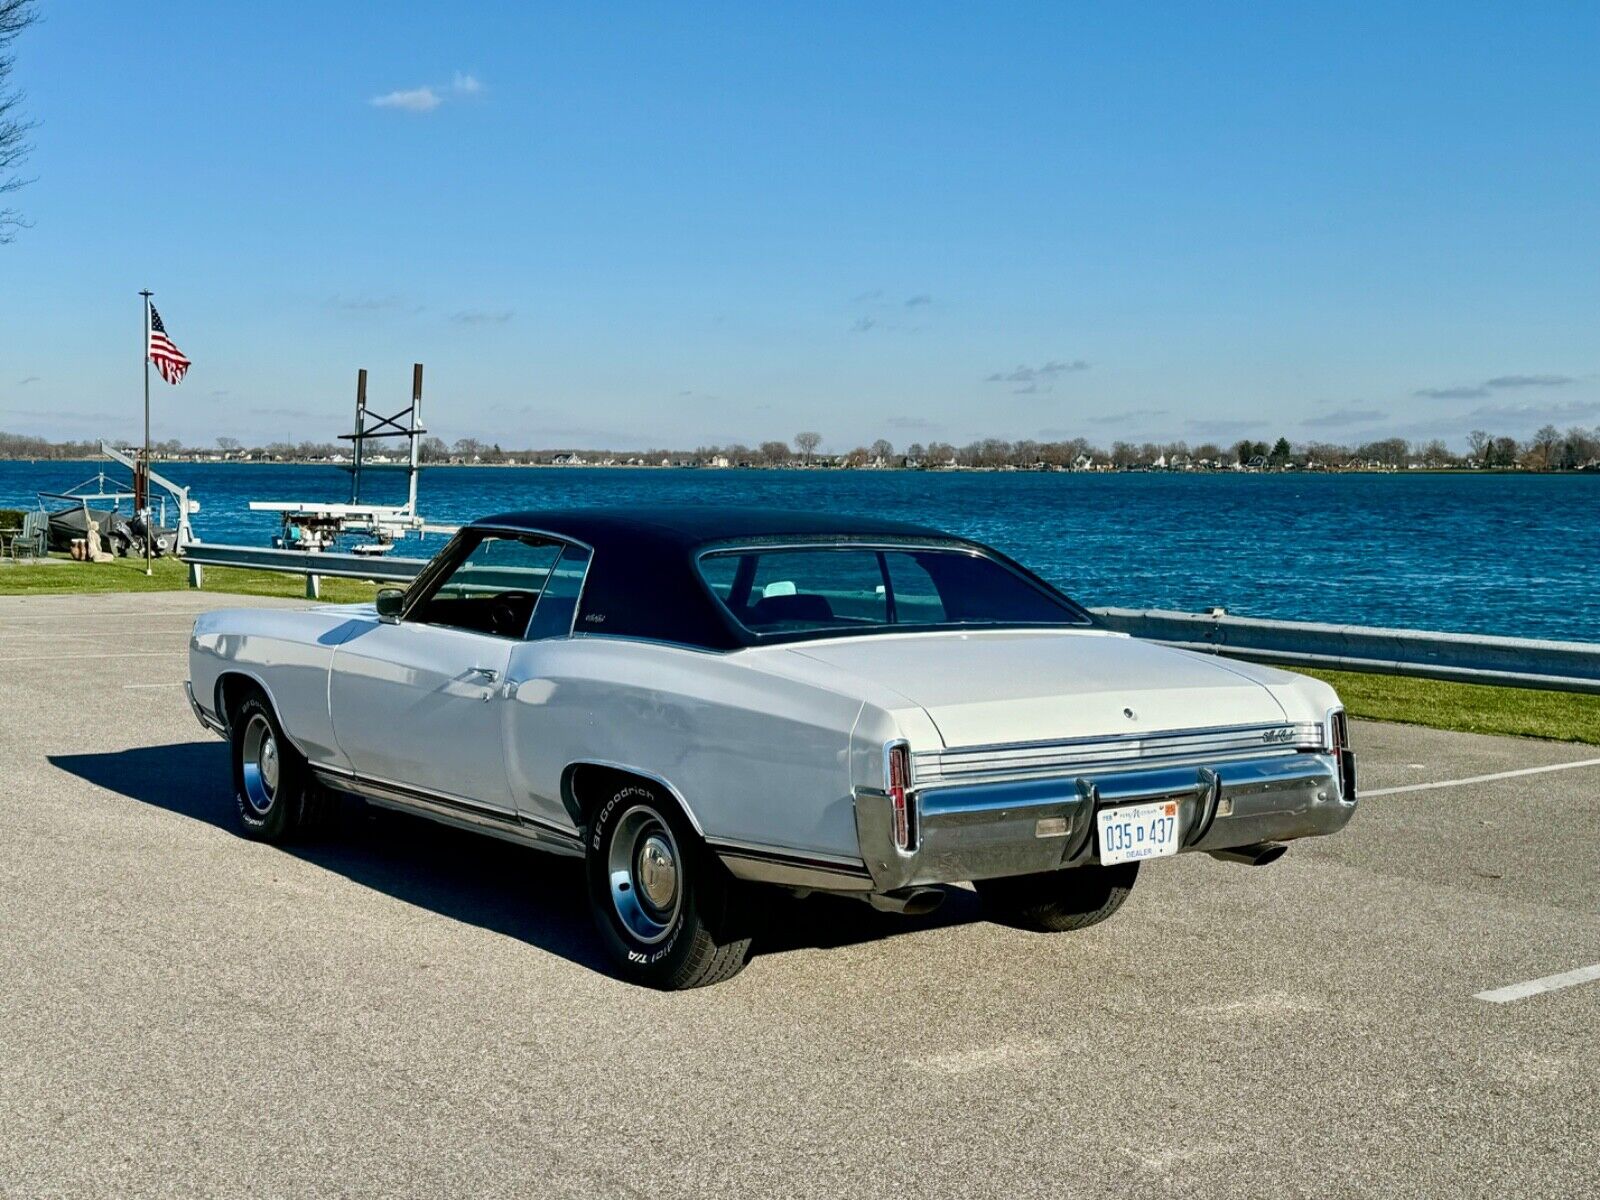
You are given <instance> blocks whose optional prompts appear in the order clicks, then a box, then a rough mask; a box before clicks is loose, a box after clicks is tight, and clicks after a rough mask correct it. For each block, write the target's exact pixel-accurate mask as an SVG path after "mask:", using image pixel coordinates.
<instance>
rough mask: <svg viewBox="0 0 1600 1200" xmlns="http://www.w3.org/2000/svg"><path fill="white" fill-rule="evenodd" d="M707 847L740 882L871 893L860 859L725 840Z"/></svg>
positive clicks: (715, 840)
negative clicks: (742, 880)
mask: <svg viewBox="0 0 1600 1200" xmlns="http://www.w3.org/2000/svg"><path fill="white" fill-rule="evenodd" d="M706 844H707V845H708V846H710V847H711V849H712V851H713V852H714V853H715V854H716V856H717V857H718V858H719V859H721V860H722V863H723V865H724V866H726V867H727V868H728V870H729V871H730V872H732V873H733V875H734V876H735V877H737V878H739V879H746V880H750V881H752V882H756V883H775V884H780V885H782V886H784V887H795V888H807V889H811V890H813V891H832V892H865V891H870V890H872V876H871V875H870V874H868V873H867V869H866V866H865V865H864V864H863V863H862V862H861V860H860V859H849V858H844V857H842V856H838V855H831V854H814V853H806V852H801V851H795V850H785V849H782V848H780V847H777V846H762V845H756V844H753V843H750V842H737V841H731V840H729V839H726V838H708V839H707V840H706Z"/></svg>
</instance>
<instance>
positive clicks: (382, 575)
mask: <svg viewBox="0 0 1600 1200" xmlns="http://www.w3.org/2000/svg"><path fill="white" fill-rule="evenodd" d="M178 557H180V558H181V559H182V560H183V561H184V562H186V563H188V564H189V586H190V587H196V588H197V587H202V586H204V584H205V568H206V567H243V568H245V569H246V570H253V571H282V572H285V573H286V574H291V575H304V576H305V577H306V597H307V598H308V599H311V600H315V599H316V598H317V597H318V596H319V595H321V593H322V582H321V581H322V577H323V576H327V577H329V578H330V579H373V580H377V581H379V582H380V583H410V582H411V581H412V580H413V579H415V578H416V577H417V572H418V571H420V570H422V568H423V567H425V566H427V565H428V560H427V559H425V558H390V557H387V556H384V555H376V554H371V555H369V554H327V553H323V552H320V551H308V550H271V549H267V548H265V547H260V546H222V545H211V544H209V543H206V542H190V543H189V544H188V545H185V546H181V547H179V549H178Z"/></svg>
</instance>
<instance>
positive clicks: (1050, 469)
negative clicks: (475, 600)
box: [0, 455, 1600, 475]
mask: <svg viewBox="0 0 1600 1200" xmlns="http://www.w3.org/2000/svg"><path fill="white" fill-rule="evenodd" d="M8 462H15V463H27V464H29V465H31V466H44V465H47V464H50V463H60V464H62V465H63V466H66V465H71V464H78V465H93V464H97V463H108V462H111V460H110V459H106V458H101V457H94V458H25V457H21V456H15V455H0V463H8ZM152 463H153V465H154V466H155V467H157V468H158V469H159V468H160V467H162V466H164V465H172V464H179V465H183V466H203V467H266V468H271V467H328V468H331V469H334V470H341V469H346V468H348V467H349V465H350V464H349V463H348V462H342V463H341V462H332V461H329V460H327V459H317V458H283V459H238V458H235V459H216V458H206V457H203V456H194V457H175V458H165V457H158V458H154V459H152ZM405 465H406V464H404V463H369V464H367V468H368V469H369V470H373V471H395V470H403V469H404V467H405ZM418 468H419V469H420V470H428V471H431V470H436V469H440V468H444V469H449V468H466V469H471V470H484V469H492V470H533V471H708V472H712V473H715V474H720V473H722V472H738V471H785V472H787V471H796V472H806V473H810V474H824V475H855V474H885V473H894V474H911V475H917V474H921V475H1595V474H1600V468H1596V467H1592V466H1588V467H1577V468H1571V469H1568V468H1563V467H1552V468H1550V469H1548V470H1533V469H1529V468H1526V467H1499V466H1496V467H1460V466H1451V467H1427V466H1421V465H1417V466H1406V467H1301V466H1286V467H1150V466H1133V467H1113V466H1109V465H1107V466H1099V465H1096V466H1093V467H1061V466H1038V467H1018V466H999V467H991V466H948V465H944V464H941V465H938V466H925V465H918V466H914V467H913V466H893V465H889V464H884V465H882V466H845V465H840V464H835V463H826V464H823V463H815V464H811V465H809V466H806V465H801V464H773V463H762V464H759V465H758V464H755V463H748V464H746V463H741V464H738V465H733V464H730V465H728V466H712V465H709V464H706V463H691V462H681V463H671V464H668V465H665V466H663V465H662V464H660V463H645V462H582V463H552V462H501V463H489V462H431V463H419V464H418Z"/></svg>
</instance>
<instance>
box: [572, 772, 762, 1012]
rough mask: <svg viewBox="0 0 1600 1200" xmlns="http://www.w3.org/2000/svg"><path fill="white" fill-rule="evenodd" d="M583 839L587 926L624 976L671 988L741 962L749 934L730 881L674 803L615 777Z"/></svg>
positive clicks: (716, 979)
mask: <svg viewBox="0 0 1600 1200" xmlns="http://www.w3.org/2000/svg"><path fill="white" fill-rule="evenodd" d="M585 845H586V854H585V859H586V876H587V886H588V890H589V905H590V909H591V911H592V913H593V915H594V921H595V927H596V928H597V929H598V930H599V932H600V938H601V941H602V942H604V943H605V946H606V950H607V951H608V952H609V953H610V955H611V958H612V960H613V961H614V962H615V963H616V965H617V969H618V971H619V972H620V973H621V975H622V976H623V978H625V979H627V980H629V981H630V982H633V983H639V984H644V985H645V986H648V987H655V988H661V989H664V990H667V991H677V990H680V989H683V988H694V987H705V986H707V985H708V984H713V983H721V982H722V981H723V980H726V979H731V978H733V977H734V976H735V975H737V974H738V973H739V972H740V971H741V970H742V969H743V968H744V965H745V962H746V961H747V960H748V959H749V956H750V937H749V934H748V933H747V932H746V931H745V927H744V923H743V921H742V920H741V916H742V913H741V912H740V911H739V909H738V906H737V905H736V903H735V891H736V882H735V880H734V879H733V878H732V877H731V876H729V874H728V872H727V869H726V868H725V867H724V866H723V865H722V864H721V863H720V862H719V861H718V860H717V858H716V856H715V855H713V854H712V853H710V852H709V851H708V850H707V849H706V848H705V846H704V845H703V844H702V843H701V842H700V840H699V838H698V836H697V835H696V834H695V832H694V830H693V829H692V828H691V827H690V826H689V823H688V821H687V820H685V819H684V817H683V814H682V813H681V812H680V811H679V809H678V806H677V805H676V804H675V803H674V802H673V801H671V800H669V799H667V798H666V797H664V796H662V795H661V794H660V793H659V792H658V791H657V790H656V789H655V788H652V787H649V786H646V785H644V784H636V783H619V784H617V785H615V786H614V787H613V788H611V789H610V790H609V791H608V792H607V794H606V799H605V800H604V801H603V802H601V804H600V805H599V807H598V808H597V809H596V810H595V814H594V818H593V820H592V821H591V822H590V824H589V830H588V838H587V841H586V843H585Z"/></svg>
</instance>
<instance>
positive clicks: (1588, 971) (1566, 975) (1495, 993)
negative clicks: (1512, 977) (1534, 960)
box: [1473, 963, 1600, 1004]
mask: <svg viewBox="0 0 1600 1200" xmlns="http://www.w3.org/2000/svg"><path fill="white" fill-rule="evenodd" d="M1597 979H1600V963H1592V964H1590V965H1589V966H1587V967H1579V968H1578V969H1577V970H1575V971H1563V972H1561V974H1559V975H1546V976H1545V977H1544V978H1543V979H1529V980H1527V981H1525V982H1523V983H1513V984H1511V985H1509V986H1508V987H1502V988H1491V989H1490V990H1489V991H1487V992H1479V993H1478V994H1477V995H1475V996H1473V999H1474V1000H1487V1001H1488V1002H1489V1003H1490V1004H1509V1003H1510V1002H1511V1001H1513V1000H1526V999H1527V998H1528V997H1529V996H1537V995H1539V994H1540V993H1542V992H1555V991H1560V990H1561V989H1562V988H1569V987H1576V986H1577V985H1578V984H1580V983H1593V982H1594V981H1595V980H1597Z"/></svg>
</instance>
